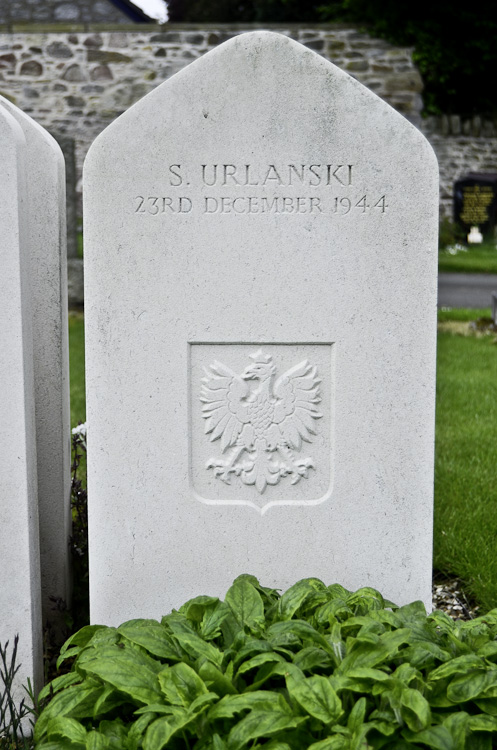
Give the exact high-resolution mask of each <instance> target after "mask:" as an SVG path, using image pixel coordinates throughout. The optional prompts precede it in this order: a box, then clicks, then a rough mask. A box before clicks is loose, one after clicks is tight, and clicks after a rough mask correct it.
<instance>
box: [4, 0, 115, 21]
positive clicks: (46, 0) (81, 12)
mask: <svg viewBox="0 0 497 750" xmlns="http://www.w3.org/2000/svg"><path fill="white" fill-rule="evenodd" d="M21 21H22V22H28V23H29V22H31V23H57V22H64V21H65V22H68V21H69V22H72V23H103V22H105V23H128V24H129V18H128V16H127V15H126V14H125V13H124V12H123V11H122V10H119V8H116V6H115V5H114V4H113V3H112V2H111V0H77V2H70V0H5V2H3V3H2V4H1V7H0V23H1V24H12V23H14V24H15V23H19V22H21Z"/></svg>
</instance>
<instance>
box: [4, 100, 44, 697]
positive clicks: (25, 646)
mask: <svg viewBox="0 0 497 750" xmlns="http://www.w3.org/2000/svg"><path fill="white" fill-rule="evenodd" d="M25 157H26V141H25V138H24V135H23V132H22V129H21V127H20V126H19V125H18V124H17V122H16V121H15V119H14V118H13V117H12V116H11V115H10V114H9V113H8V112H7V111H6V110H5V109H4V108H2V107H0V247H1V249H2V252H1V254H0V277H1V279H2V294H0V352H1V354H0V383H1V384H2V387H1V388H0V414H1V415H2V417H1V419H2V422H1V428H0V613H1V616H0V644H2V646H3V647H5V644H6V642H7V641H8V642H9V652H8V653H9V656H11V655H12V649H13V647H14V638H15V636H16V635H19V647H18V653H17V664H18V665H19V672H18V673H17V676H16V679H15V686H14V687H15V689H14V699H15V701H16V703H17V704H18V703H19V701H20V700H21V699H22V698H26V697H27V696H26V693H25V692H24V690H23V687H22V686H23V685H27V679H28V677H29V678H30V679H31V680H32V682H33V685H34V688H35V690H37V689H38V688H40V687H41V680H42V675H43V670H42V654H43V649H42V627H41V600H40V556H39V536H38V508H37V497H36V496H37V482H36V440H35V401H34V385H33V341H32V332H31V321H32V315H31V309H30V294H29V257H27V254H26V252H25V250H26V244H27V234H28V226H27V222H26V219H25V217H26V210H27V201H26V184H25V181H24V159H25ZM6 708H7V707H6Z"/></svg>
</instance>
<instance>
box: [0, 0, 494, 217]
mask: <svg viewBox="0 0 497 750" xmlns="http://www.w3.org/2000/svg"><path fill="white" fill-rule="evenodd" d="M91 1H92V0H84V2H81V3H78V6H79V7H80V8H81V9H83V8H84V7H85V2H87V3H90V2H91ZM98 1H99V0H95V3H98ZM101 1H102V2H104V0H101ZM54 2H55V0H54ZM105 3H106V5H108V6H109V7H110V8H111V10H112V5H111V3H110V2H108V0H105ZM11 5H12V6H14V5H15V2H13V3H12V4H11ZM38 5H39V6H40V8H41V6H42V5H45V4H44V3H43V4H42V3H38V2H36V3H34V5H33V7H37V6H38ZM67 5H68V6H69V5H71V6H75V5H76V4H74V3H67ZM60 7H62V5H60ZM116 12H117V13H119V11H117V9H116ZM125 20H126V19H125ZM254 28H257V27H256V26H250V25H244V26H233V25H224V26H223V25H216V26H213V25H202V26H198V25H191V24H168V25H167V26H163V27H160V26H157V25H145V24H144V25H135V26H133V25H127V26H126V30H124V28H123V27H122V26H121V28H119V27H118V26H117V25H114V26H113V27H112V26H111V27H109V26H108V25H107V26H103V25H98V24H97V25H95V24H93V25H88V24H87V25H81V24H72V25H71V26H69V27H68V26H63V25H60V24H59V25H58V26H52V27H51V29H50V30H49V31H48V30H46V31H44V32H43V31H40V30H37V29H36V27H34V26H31V27H29V26H25V25H24V26H16V25H15V24H10V25H4V26H3V27H2V26H1V25H0V93H1V94H3V95H4V96H6V97H7V98H9V99H11V100H12V101H13V102H14V103H15V104H17V105H18V106H19V107H20V108H21V109H23V110H24V111H25V112H27V113H28V114H30V115H31V116H32V117H33V118H34V119H35V120H37V121H38V122H40V123H41V124H42V125H43V126H44V127H46V128H47V129H48V130H49V131H50V132H53V133H54V134H57V135H58V136H71V137H73V138H74V139H75V141H76V172H77V175H78V196H79V198H80V185H79V182H80V176H81V169H82V164H83V160H84V157H85V155H86V152H87V150H88V147H89V145H90V143H91V142H92V141H93V140H94V139H95V138H96V136H97V135H98V134H99V133H100V132H101V131H102V130H103V129H104V128H105V127H106V126H107V125H108V124H109V123H110V122H112V120H114V119H115V118H116V117H117V116H118V115H119V114H121V113H122V112H124V111H125V110H126V109H127V108H128V107H130V106H131V105H132V104H133V103H134V102H136V101H137V100H138V99H140V98H141V97H142V96H144V95H145V94H147V93H148V92H149V91H151V90H152V89H153V88H154V87H155V86H157V85H159V84H160V83H162V82H163V81H164V80H166V79H167V78H169V77H170V76H172V75H173V74H174V73H177V72H178V71H179V70H181V68H183V67H184V66H185V65H187V64H188V63H190V62H192V61H193V60H196V59H197V58H199V57H201V56H202V55H203V54H205V52H207V51H209V50H211V49H213V47H215V46H216V45H217V44H220V43H221V42H223V41H225V40H227V39H229V38H231V37H233V36H234V35H236V34H239V33H242V32H244V31H250V30H252V29H254ZM266 28H270V29H272V30H274V31H278V32H280V33H283V34H286V35H288V36H291V37H292V38H294V39H296V40H297V41H299V42H302V43H303V44H305V45H306V46H307V47H309V48H310V49H312V50H314V51H316V52H317V53H318V54H320V55H323V57H325V58H326V59H328V60H330V61H331V62H333V63H335V64H336V65H338V66H339V67H341V68H342V69H344V70H346V71H347V72H348V73H350V74H351V75H352V76H354V77H355V78H357V79H358V80H359V81H361V82H362V83H363V84H365V85H366V86H368V87H369V88H370V89H371V90H373V91H374V92H375V93H376V94H378V95H379V96H381V97H382V98H383V99H385V100H386V101H387V102H388V103H389V104H391V105H392V106H393V107H394V108H395V109H397V110H398V111H399V112H401V113H402V114H403V115H405V116H406V117H407V118H408V119H409V120H410V121H411V122H413V123H414V124H415V125H417V126H418V127H420V128H421V129H422V130H423V131H424V132H425V133H426V135H427V136H428V138H429V139H430V141H431V143H432V145H433V147H434V149H435V151H436V153H437V156H438V159H439V163H440V173H441V204H440V205H441V213H442V215H445V216H451V214H452V185H453V182H454V180H455V179H457V178H459V177H460V176H461V175H462V174H464V173H466V172H468V171H496V170H497V136H496V131H495V125H494V123H491V122H485V121H481V119H480V118H473V120H471V121H461V119H460V118H458V117H451V118H439V119H436V118H429V119H428V120H426V121H424V120H422V118H421V110H422V106H423V102H422V89H423V84H422V80H421V77H420V74H419V72H418V70H417V69H416V67H415V65H414V64H413V61H412V49H410V48H402V47H393V46H392V45H390V44H388V43H387V42H385V41H384V40H380V39H374V38H371V37H369V36H367V35H366V34H362V33H359V32H358V31H356V30H355V29H351V28H350V27H347V26H344V25H340V24H327V25H321V26H315V27H312V28H310V27H305V26H300V25H299V26H297V25H286V26H283V25H270V26H267V27H266ZM79 210H81V208H79Z"/></svg>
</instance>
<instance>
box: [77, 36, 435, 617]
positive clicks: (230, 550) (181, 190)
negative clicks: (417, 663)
mask: <svg viewBox="0 0 497 750" xmlns="http://www.w3.org/2000/svg"><path fill="white" fill-rule="evenodd" d="M84 183H85V185H84V190H85V192H84V196H85V197H84V201H85V203H84V216H85V276H86V278H85V283H86V286H85V311H86V312H85V316H86V330H87V351H86V357H87V408H88V412H87V416H88V425H89V431H88V440H89V442H88V470H89V477H88V482H89V485H88V491H89V501H90V508H89V524H90V532H89V533H90V540H89V545H90V571H91V581H90V600H91V619H92V621H93V622H103V623H112V624H116V623H118V622H121V621H122V620H125V619H128V618H133V617H158V616H160V615H161V614H163V613H165V612H166V611H168V610H169V609H170V608H171V607H178V606H180V605H181V604H182V603H183V602H184V601H186V600H187V599H188V598H189V597H192V596H195V595H198V594H201V593H205V594H211V595H224V593H225V591H226V589H227V588H228V586H229V585H230V583H231V581H232V580H233V578H234V577H235V576H236V575H237V574H240V573H242V572H248V573H252V574H254V575H256V576H257V577H258V578H259V579H260V580H261V581H262V582H263V583H264V584H265V585H268V586H275V587H278V588H285V587H287V586H289V585H290V584H291V583H293V582H295V581H296V580H298V579H299V578H303V577H306V576H317V577H320V578H321V579H323V580H324V581H326V582H327V583H329V584H331V583H332V582H335V581H338V582H340V583H341V584H343V585H344V586H346V587H348V588H350V589H354V588H357V587H360V586H367V585H371V586H375V587H377V588H379V589H380V590H381V591H382V592H383V593H384V595H385V596H387V597H389V598H391V599H392V600H394V601H398V602H406V601H409V600H413V599H420V598H421V599H423V600H424V601H425V602H426V603H427V604H430V603H431V546H432V492H433V439H434V385H435V335H436V296H437V284H436V264H437V257H436V250H437V232H438V192H437V165H436V160H435V157H434V154H433V152H432V150H431V147H430V146H429V145H428V143H427V141H426V140H425V138H424V137H423V136H422V135H421V134H420V132H419V131H418V130H416V129H415V128H414V127H413V126H412V125H410V124H409V123H408V122H407V121H406V120H405V119H404V118H403V117H402V116H401V115H399V114H398V113H397V112H395V111H394V110H393V109H391V108H390V107H389V106H388V105H387V104H385V103H384V102H383V101H381V100H380V99H379V98H378V97H377V96H375V95H374V94H373V93H371V92H370V91H368V90H367V89H366V88H364V87H363V86H362V85H361V84H359V83H358V82H357V81H355V80H353V79H352V78H350V77H349V76H348V75H347V74H345V73H344V72H342V71H341V70H339V69H338V68H336V67H335V66H333V65H331V64H330V63H328V62H326V61H325V60H324V59H322V58H321V57H319V56H318V55H317V54H315V53H313V52H312V51H310V50H308V49H306V48H304V47H303V46H301V45H299V44H297V43H296V42H294V41H292V40H290V39H288V38H286V37H284V36H280V35H277V34H274V33H271V32H253V33H249V34H243V35H240V36H238V37H236V38H235V39H233V40H231V41H229V42H227V43H226V44H224V45H222V46H220V47H218V48H217V49H216V50H214V51H213V52H211V53H209V54H207V55H205V56H204V57H202V59H201V60H199V61H197V62H195V63H193V64H192V65H190V66H189V67H188V68H185V69H184V70H182V71H181V72H180V73H178V74H177V75H175V76H174V77H172V78H171V79H169V80H168V81H167V82H166V83H164V84H163V85H161V86H160V87H158V88H157V89H156V90H155V91H153V92H152V93H150V94H149V95H148V96H146V97H145V98H144V99H142V100H141V101H140V102H138V103H137V104H136V105H134V106H133V107H132V108H131V109H130V110H129V111H128V112H126V113H125V114H124V115H122V116H121V117H120V118H118V119H117V120H116V121H115V122H114V123H113V124H112V125H111V126H110V127H108V128H107V129H106V130H105V131H104V132H103V133H102V134H101V135H100V136H99V137H98V138H97V140H96V141H95V143H94V144H93V146H92V148H91V149H90V152H89V155H88V158H87V162H86V167H85V176H84ZM406 309H408V310H410V314H409V315H406V314H405V310H406Z"/></svg>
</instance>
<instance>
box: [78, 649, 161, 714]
mask: <svg viewBox="0 0 497 750" xmlns="http://www.w3.org/2000/svg"><path fill="white" fill-rule="evenodd" d="M78 669H79V670H80V671H82V672H83V673H85V674H90V675H95V676H96V677H99V678H100V679H101V680H103V681H104V682H106V683H108V684H110V685H113V686H114V687H115V688H117V690H120V691H121V692H123V693H125V694H126V695H129V696H130V697H131V698H133V699H134V700H136V701H138V702H140V703H160V702H161V700H162V694H161V691H160V688H159V683H158V680H157V673H158V671H159V670H160V669H162V664H160V663H159V662H156V661H154V659H152V658H151V657H150V656H148V655H147V654H145V653H143V652H141V651H138V650H136V649H134V648H133V647H131V646H129V647H125V648H119V646H117V645H114V646H103V647H102V648H100V649H98V650H93V649H92V650H88V651H84V652H83V653H82V654H81V656H80V657H79V660H78Z"/></svg>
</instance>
